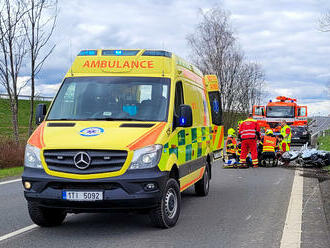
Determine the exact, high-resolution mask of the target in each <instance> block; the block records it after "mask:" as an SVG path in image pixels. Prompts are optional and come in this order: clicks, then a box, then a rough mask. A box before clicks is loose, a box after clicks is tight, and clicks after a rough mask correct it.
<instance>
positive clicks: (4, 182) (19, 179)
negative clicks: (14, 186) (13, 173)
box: [0, 178, 22, 185]
mask: <svg viewBox="0 0 330 248" xmlns="http://www.w3.org/2000/svg"><path fill="white" fill-rule="evenodd" d="M19 181H22V179H21V178H18V179H14V180H8V181H0V185H4V184H8V183H15V182H19Z"/></svg>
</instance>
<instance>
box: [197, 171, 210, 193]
mask: <svg viewBox="0 0 330 248" xmlns="http://www.w3.org/2000/svg"><path fill="white" fill-rule="evenodd" d="M209 174H210V173H209V167H208V166H206V168H205V172H204V176H203V178H202V179H201V180H199V181H198V182H197V183H195V192H196V194H197V195H199V196H207V195H208V193H209V189H210V176H209Z"/></svg>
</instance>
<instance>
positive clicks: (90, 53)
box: [78, 50, 97, 56]
mask: <svg viewBox="0 0 330 248" xmlns="http://www.w3.org/2000/svg"><path fill="white" fill-rule="evenodd" d="M95 55H97V50H82V51H80V53H79V54H78V56H95Z"/></svg>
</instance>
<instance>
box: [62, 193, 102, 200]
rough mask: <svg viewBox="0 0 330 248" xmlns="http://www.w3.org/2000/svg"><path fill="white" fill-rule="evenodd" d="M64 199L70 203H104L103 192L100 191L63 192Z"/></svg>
mask: <svg viewBox="0 0 330 248" xmlns="http://www.w3.org/2000/svg"><path fill="white" fill-rule="evenodd" d="M62 199H63V200H68V201H102V200H103V192H100V191H63V192H62Z"/></svg>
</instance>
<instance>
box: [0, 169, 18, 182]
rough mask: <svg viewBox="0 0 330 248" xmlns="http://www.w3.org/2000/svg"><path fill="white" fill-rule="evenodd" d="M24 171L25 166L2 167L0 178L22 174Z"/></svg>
mask: <svg viewBox="0 0 330 248" xmlns="http://www.w3.org/2000/svg"><path fill="white" fill-rule="evenodd" d="M22 173H23V166H20V167H13V168H8V169H0V179H1V178H5V177H11V176H20V175H21V174H22Z"/></svg>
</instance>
